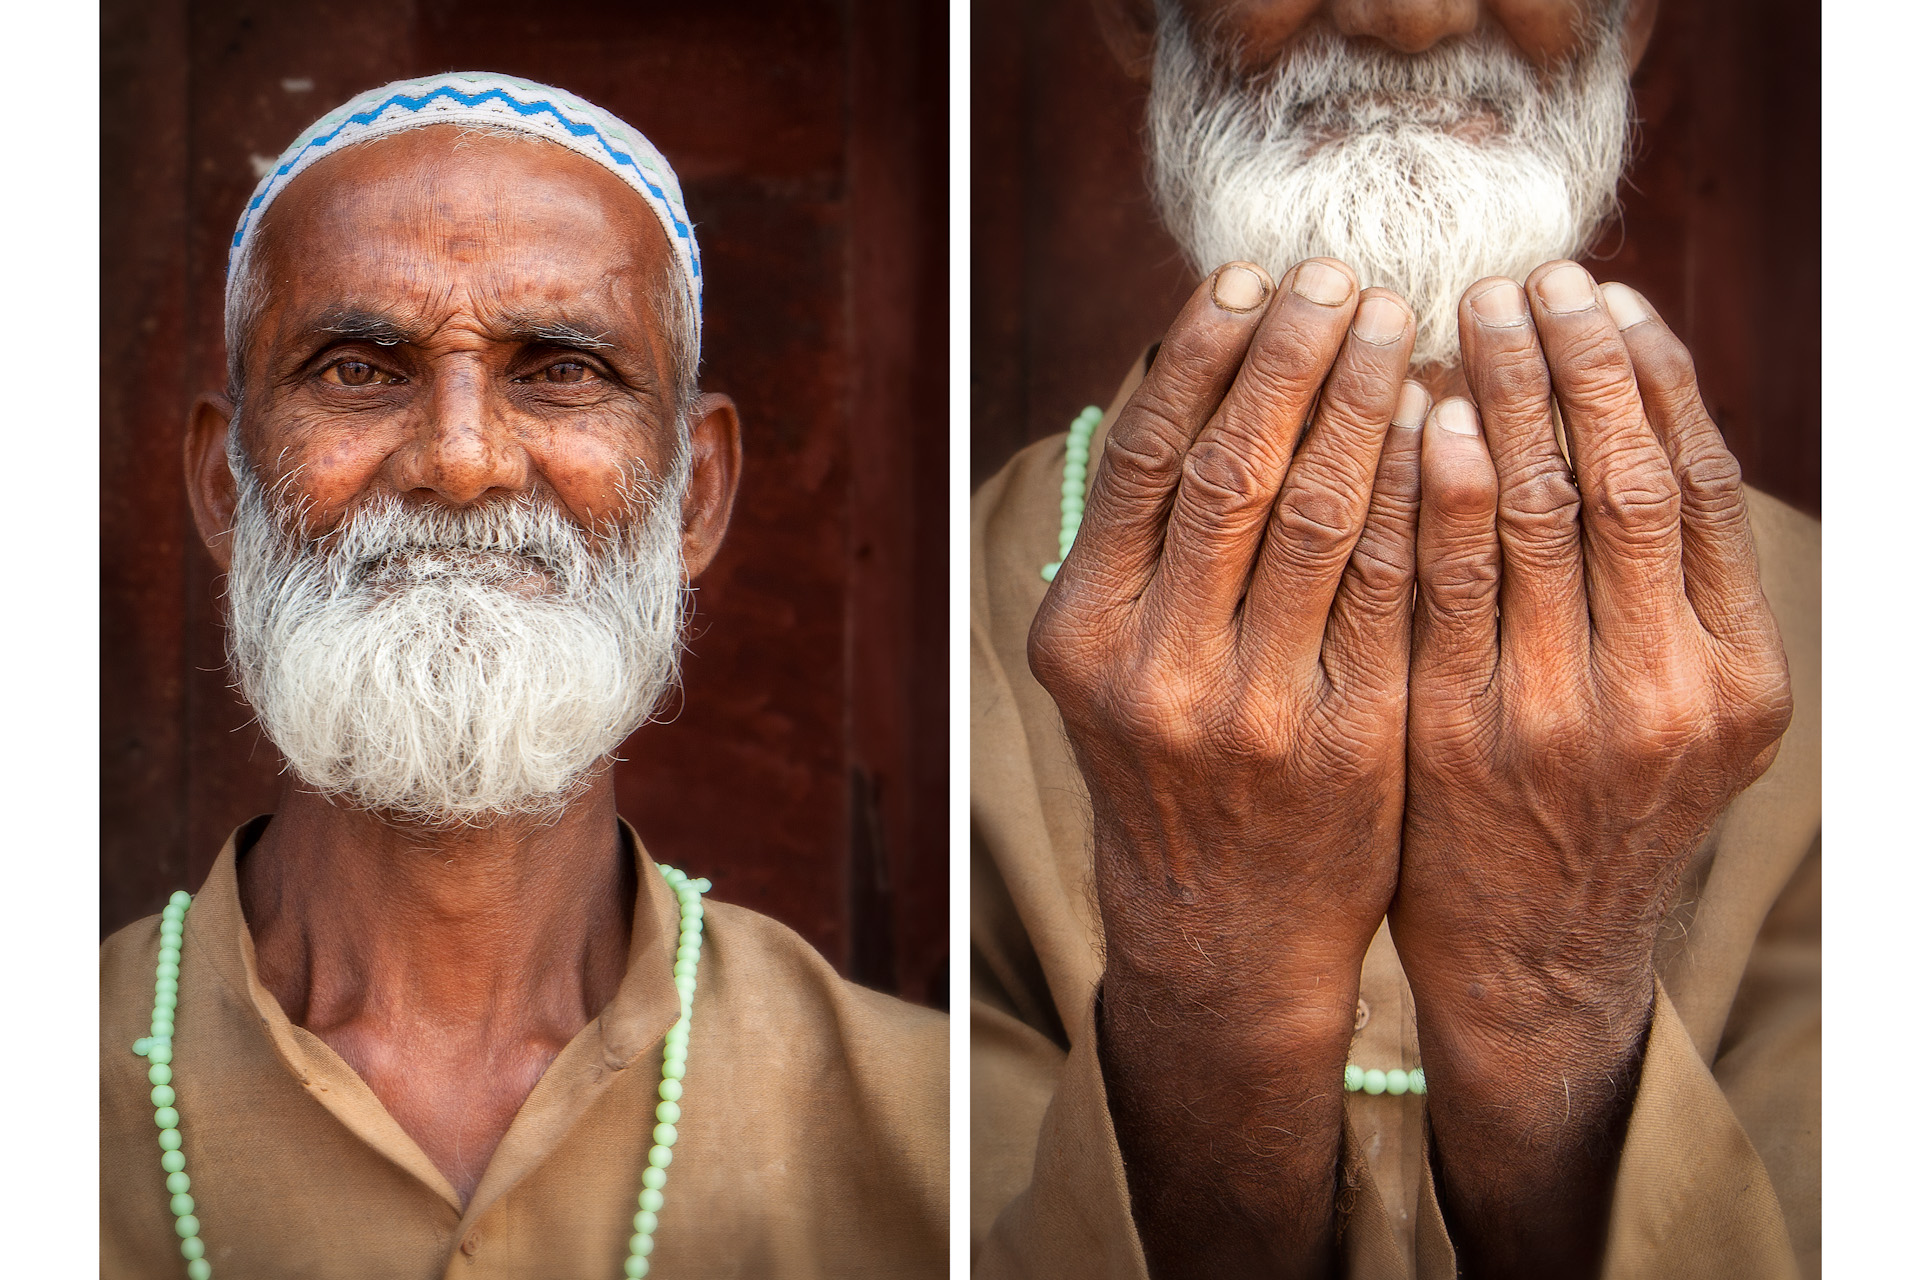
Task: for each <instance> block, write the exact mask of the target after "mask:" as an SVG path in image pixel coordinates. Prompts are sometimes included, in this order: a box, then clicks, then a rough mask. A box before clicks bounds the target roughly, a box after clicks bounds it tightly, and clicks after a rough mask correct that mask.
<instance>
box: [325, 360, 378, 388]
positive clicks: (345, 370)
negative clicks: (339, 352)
mask: <svg viewBox="0 0 1920 1280" xmlns="http://www.w3.org/2000/svg"><path fill="white" fill-rule="evenodd" d="M331 372H332V373H333V376H334V378H335V380H337V381H338V382H340V383H341V385H343V386H348V387H364V386H367V385H369V384H371V383H372V382H374V381H375V380H377V379H378V378H379V376H380V373H379V371H378V370H377V369H375V368H374V367H373V366H372V365H370V364H368V363H367V362H366V361H365V360H342V361H341V362H340V363H339V364H336V365H334V366H333V368H332V370H331Z"/></svg>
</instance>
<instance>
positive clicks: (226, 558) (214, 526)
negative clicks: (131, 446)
mask: <svg viewBox="0 0 1920 1280" xmlns="http://www.w3.org/2000/svg"><path fill="white" fill-rule="evenodd" d="M232 421H233V401H231V400H229V399H227V398H226V397H225V396H223V395H220V394H219V393H217V392H208V393H207V394H205V395H203V396H201V397H200V398H199V399H198V400H195V401H194V402H193V409H192V411H191V412H189V413H188V415H187V442H186V443H187V449H186V463H187V502H188V504H189V505H191V506H192V508H193V523H194V526H195V527H196V528H198V529H199V530H200V541H202V542H204V543H206V544H207V551H208V552H209V553H211V554H212V556H213V561H214V563H215V564H217V565H219V566H220V571H221V572H222V573H225V572H226V571H227V570H228V569H229V568H231V567H232V565H233V539H232V537H231V534H232V532H233V509H234V506H235V505H236V504H237V503H238V501H239V490H238V488H237V487H236V486H235V484H234V480H233V470H232V468H230V467H228V466H227V428H228V425H229V424H230V423H231V422H232Z"/></svg>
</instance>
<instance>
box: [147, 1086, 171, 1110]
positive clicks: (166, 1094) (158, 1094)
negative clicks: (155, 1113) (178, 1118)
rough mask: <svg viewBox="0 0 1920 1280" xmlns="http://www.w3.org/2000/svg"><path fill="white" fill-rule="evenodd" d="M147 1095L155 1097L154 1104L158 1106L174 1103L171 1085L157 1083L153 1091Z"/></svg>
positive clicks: (167, 1105)
mask: <svg viewBox="0 0 1920 1280" xmlns="http://www.w3.org/2000/svg"><path fill="white" fill-rule="evenodd" d="M147 1096H148V1097H149V1098H151V1099H153V1105H154V1106H156V1107H170V1106H172V1105H173V1089H172V1087H171V1086H169V1085H164V1084H157V1085H155V1086H153V1092H152V1093H149V1094H148V1095H147Z"/></svg>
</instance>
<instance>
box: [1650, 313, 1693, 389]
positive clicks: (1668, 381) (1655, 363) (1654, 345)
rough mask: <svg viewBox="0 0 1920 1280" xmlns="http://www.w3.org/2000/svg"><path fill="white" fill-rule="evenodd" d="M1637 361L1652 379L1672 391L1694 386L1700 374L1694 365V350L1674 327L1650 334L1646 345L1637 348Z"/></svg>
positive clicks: (1656, 383)
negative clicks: (1688, 347) (1691, 350)
mask: <svg viewBox="0 0 1920 1280" xmlns="http://www.w3.org/2000/svg"><path fill="white" fill-rule="evenodd" d="M1645 327H1652V326H1645ZM1635 363H1636V364H1637V365H1638V366H1639V367H1640V369H1641V370H1642V371H1643V372H1644V373H1645V374H1646V376H1647V380H1648V381H1649V382H1651V383H1654V384H1655V385H1658V386H1661V387H1665V388H1667V389H1668V390H1670V391H1671V390H1679V389H1682V388H1688V387H1692V386H1693V385H1694V381H1695V379H1696V377H1697V376H1698V375H1697V374H1696V373H1695V371H1694V367H1693V353H1692V352H1690V351H1688V350H1687V344H1686V343H1684V342H1682V341H1680V339H1679V338H1677V337H1675V336H1674V334H1673V333H1672V332H1671V331H1665V330H1663V331H1662V332H1661V333H1659V334H1658V335H1657V336H1655V335H1649V336H1648V338H1647V339H1646V341H1645V345H1644V346H1642V347H1640V349H1639V350H1638V351H1636V353H1635Z"/></svg>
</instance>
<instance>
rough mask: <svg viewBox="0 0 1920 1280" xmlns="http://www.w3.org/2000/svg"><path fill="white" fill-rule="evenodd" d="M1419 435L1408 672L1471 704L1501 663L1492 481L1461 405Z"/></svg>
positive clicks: (1439, 410)
mask: <svg viewBox="0 0 1920 1280" xmlns="http://www.w3.org/2000/svg"><path fill="white" fill-rule="evenodd" d="M1420 434H1421V436H1422V437H1423V439H1422V440H1421V445H1420V521H1419V531H1418V534H1417V540H1416V545H1415V556H1416V562H1417V566H1418V573H1419V582H1420V591H1419V595H1418V599H1417V602H1416V604H1415V606H1414V629H1413V661H1412V668H1413V675H1414V679H1415V680H1418V681H1420V682H1422V683H1425V684H1429V685H1433V686H1435V687H1437V688H1438V689H1440V690H1442V691H1443V693H1444V694H1445V695H1446V696H1451V697H1455V698H1457V699H1458V700H1459V701H1461V702H1471V701H1473V700H1475V699H1476V698H1477V697H1478V696H1479V695H1480V694H1481V693H1482V692H1483V691H1485V690H1486V689H1487V688H1488V687H1489V686H1490V685H1491V684H1492V683H1493V677H1494V671H1495V669H1496V668H1497V666H1498V665H1499V660H1500V632H1499V608H1500V606H1499V601H1500V542H1499V535H1498V533H1497V532H1496V529H1495V519H1496V516H1497V505H1498V502H1499V492H1500V486H1499V478H1498V476H1496V475H1495V473H1494V470H1493V459H1492V458H1491V457H1489V456H1488V454H1487V446H1486V442H1485V440H1483V439H1482V438H1481V435H1480V419H1479V415H1478V414H1477V413H1475V412H1474V410H1473V406H1472V405H1471V404H1469V403H1467V401H1465V400H1463V399H1459V398H1457V397H1456V398H1453V399H1448V400H1442V401H1441V402H1440V403H1439V404H1437V405H1435V406H1434V408H1433V412H1432V413H1430V414H1429V415H1427V427H1426V430H1424V431H1422V432H1421V433H1420Z"/></svg>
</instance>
